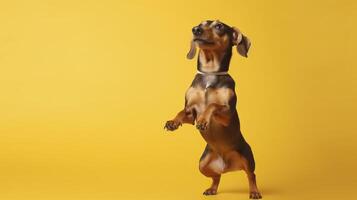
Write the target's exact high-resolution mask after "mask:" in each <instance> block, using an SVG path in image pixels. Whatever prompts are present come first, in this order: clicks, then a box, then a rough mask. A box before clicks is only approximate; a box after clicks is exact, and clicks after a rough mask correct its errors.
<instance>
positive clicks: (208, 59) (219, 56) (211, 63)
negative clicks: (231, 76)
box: [197, 48, 232, 73]
mask: <svg viewBox="0 0 357 200" xmlns="http://www.w3.org/2000/svg"><path fill="white" fill-rule="evenodd" d="M231 57H232V49H231V48H228V49H227V50H225V51H224V52H221V51H215V50H205V49H201V50H200V52H199V55H198V60H197V70H198V71H200V72H203V73H217V72H227V71H228V69H229V62H230V59H231Z"/></svg>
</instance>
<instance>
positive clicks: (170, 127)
mask: <svg viewBox="0 0 357 200" xmlns="http://www.w3.org/2000/svg"><path fill="white" fill-rule="evenodd" d="M181 125H182V124H181V123H180V122H177V121H174V120H169V121H167V122H166V124H165V126H164V129H166V130H168V131H174V130H176V129H178V127H179V126H181Z"/></svg>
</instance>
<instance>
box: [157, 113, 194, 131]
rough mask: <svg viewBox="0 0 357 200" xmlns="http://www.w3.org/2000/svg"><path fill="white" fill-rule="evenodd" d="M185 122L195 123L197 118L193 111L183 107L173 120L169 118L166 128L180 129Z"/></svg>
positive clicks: (169, 129) (170, 129) (171, 129)
mask: <svg viewBox="0 0 357 200" xmlns="http://www.w3.org/2000/svg"><path fill="white" fill-rule="evenodd" d="M184 123H188V124H192V125H193V124H195V119H194V116H193V114H192V112H190V111H187V110H186V109H183V110H182V111H180V112H179V113H178V114H177V115H176V117H175V118H174V119H173V120H169V121H167V122H166V124H165V126H164V129H166V130H168V131H174V130H176V129H178V127H179V126H181V125H182V124H184Z"/></svg>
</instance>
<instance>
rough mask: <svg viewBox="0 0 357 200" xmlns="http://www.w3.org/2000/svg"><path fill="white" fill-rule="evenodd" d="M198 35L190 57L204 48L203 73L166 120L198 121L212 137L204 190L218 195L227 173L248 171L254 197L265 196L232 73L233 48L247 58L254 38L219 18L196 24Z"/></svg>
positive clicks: (203, 163)
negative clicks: (180, 106) (243, 127)
mask: <svg viewBox="0 0 357 200" xmlns="http://www.w3.org/2000/svg"><path fill="white" fill-rule="evenodd" d="M192 33H193V39H192V41H191V49H190V51H189V52H188V54H187V58H189V59H193V58H194V56H195V54H196V48H199V53H198V61H197V74H196V76H195V78H194V80H193V81H192V84H191V86H190V87H189V88H188V90H187V91H186V95H185V107H184V109H183V110H182V111H180V112H179V113H178V114H177V116H176V117H175V118H174V119H173V120H169V121H167V122H166V124H165V128H166V129H167V130H169V131H174V130H176V129H177V128H178V127H179V126H181V125H182V124H184V123H188V124H192V125H194V124H195V123H196V128H197V129H198V130H199V132H200V133H201V135H202V137H203V138H204V140H205V141H206V142H207V145H206V148H205V150H204V152H203V154H202V156H201V158H200V163H199V169H200V171H201V173H202V174H203V175H205V176H207V177H210V178H212V185H211V187H210V188H208V189H207V190H205V191H204V193H203V194H204V195H215V194H217V189H218V185H219V182H220V178H221V174H223V173H225V172H229V171H235V170H244V171H245V172H246V174H247V177H248V181H249V191H250V196H249V197H250V198H251V199H260V198H262V196H261V194H260V192H259V190H258V187H257V184H256V178H255V174H254V170H255V162H254V157H253V153H252V150H251V148H250V146H249V144H248V143H247V142H246V141H245V139H244V137H243V136H242V133H241V131H240V123H239V118H238V113H237V110H236V103H237V96H236V93H235V82H234V80H233V79H232V77H231V76H230V75H229V74H228V69H229V62H230V59H231V57H232V47H233V46H236V49H237V51H238V53H239V54H240V55H242V56H244V57H247V53H248V50H249V47H250V41H249V39H248V38H247V37H246V36H244V35H243V34H242V33H241V32H240V31H239V29H237V28H235V27H230V26H228V25H226V24H224V23H222V22H220V21H218V20H215V21H211V20H207V21H204V22H202V23H200V24H199V25H198V26H195V27H193V29H192Z"/></svg>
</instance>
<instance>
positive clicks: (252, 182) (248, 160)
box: [241, 144, 262, 199]
mask: <svg viewBox="0 0 357 200" xmlns="http://www.w3.org/2000/svg"><path fill="white" fill-rule="evenodd" d="M241 154H242V156H243V157H244V159H243V166H244V167H243V169H244V171H245V172H246V173H247V177H248V182H249V198H250V199H261V198H262V195H261V194H260V192H259V190H258V187H257V181H256V178H255V173H254V170H255V161H254V157H253V152H252V150H251V148H250V146H249V145H248V144H247V146H246V147H245V148H244V149H243V150H242V151H241Z"/></svg>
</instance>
